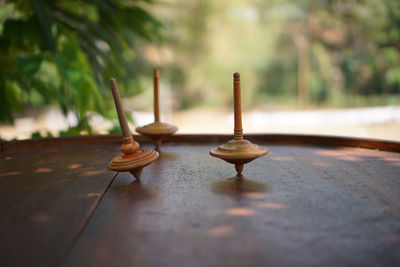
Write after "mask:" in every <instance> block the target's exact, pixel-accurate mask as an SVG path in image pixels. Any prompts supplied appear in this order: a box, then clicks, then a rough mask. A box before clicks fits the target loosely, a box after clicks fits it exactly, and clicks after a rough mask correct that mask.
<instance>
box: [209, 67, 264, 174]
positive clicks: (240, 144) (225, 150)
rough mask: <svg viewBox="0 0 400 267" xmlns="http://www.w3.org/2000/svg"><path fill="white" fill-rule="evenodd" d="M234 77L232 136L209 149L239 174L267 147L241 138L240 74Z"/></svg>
mask: <svg viewBox="0 0 400 267" xmlns="http://www.w3.org/2000/svg"><path fill="white" fill-rule="evenodd" d="M233 77H234V82H233V84H234V92H233V93H234V114H235V128H234V137H233V139H232V140H230V141H228V142H227V143H225V144H223V145H221V146H219V147H216V148H214V149H212V150H211V151H210V155H211V156H213V157H217V158H220V159H223V160H225V161H226V162H229V163H231V164H235V169H236V171H237V173H238V174H241V173H242V171H243V168H244V164H246V163H249V162H250V161H252V160H254V159H256V158H258V157H261V156H264V155H266V154H268V152H269V151H268V149H266V148H263V147H261V146H258V145H256V144H253V143H251V142H250V141H248V140H246V139H244V138H243V129H242V108H241V100H240V75H239V73H235V74H234V75H233Z"/></svg>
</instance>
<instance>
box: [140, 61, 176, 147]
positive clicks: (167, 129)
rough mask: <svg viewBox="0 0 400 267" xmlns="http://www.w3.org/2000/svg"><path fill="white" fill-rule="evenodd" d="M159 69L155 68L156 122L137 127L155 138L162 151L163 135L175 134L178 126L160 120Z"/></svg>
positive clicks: (144, 133) (143, 133)
mask: <svg viewBox="0 0 400 267" xmlns="http://www.w3.org/2000/svg"><path fill="white" fill-rule="evenodd" d="M158 73H159V72H158V70H157V69H155V70H154V122H153V123H150V124H148V125H145V126H143V127H138V128H136V132H138V133H140V134H142V135H145V136H148V137H150V138H151V139H152V140H153V143H154V145H155V146H156V150H157V151H160V145H161V140H162V138H163V137H165V136H168V135H173V134H174V133H175V132H176V131H177V130H178V128H177V127H175V126H173V125H171V124H168V123H164V122H160V107H159V101H158V99H159V97H158Z"/></svg>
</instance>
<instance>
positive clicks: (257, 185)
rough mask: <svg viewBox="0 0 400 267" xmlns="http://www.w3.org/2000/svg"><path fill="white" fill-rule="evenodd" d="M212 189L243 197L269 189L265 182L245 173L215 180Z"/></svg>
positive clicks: (218, 192) (216, 191) (220, 192)
mask: <svg viewBox="0 0 400 267" xmlns="http://www.w3.org/2000/svg"><path fill="white" fill-rule="evenodd" d="M211 190H212V191H213V192H215V193H217V194H223V195H228V196H231V197H234V198H241V197H243V196H245V195H247V194H252V193H264V192H266V191H267V190H268V186H267V184H265V183H261V182H258V181H255V180H252V179H250V178H247V177H245V176H243V175H237V176H233V177H230V178H227V179H224V180H222V181H218V182H214V183H213V184H212V185H211Z"/></svg>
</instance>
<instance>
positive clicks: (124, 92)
mask: <svg viewBox="0 0 400 267" xmlns="http://www.w3.org/2000/svg"><path fill="white" fill-rule="evenodd" d="M0 33H1V34H0V47H1V48H0V49H1V50H0V51H1V53H0V138H1V139H2V140H13V139H27V138H41V137H55V136H65V135H86V134H108V133H118V132H119V131H120V130H119V125H118V121H117V115H116V112H115V109H114V106H113V102H112V96H111V92H110V89H109V85H108V81H109V79H110V77H112V76H113V77H115V78H116V79H117V81H118V84H119V88H120V94H121V96H122V97H123V104H124V108H125V110H126V112H127V115H128V118H129V120H130V123H131V125H132V129H133V127H136V126H142V125H144V124H147V123H151V122H152V121H153V114H152V108H153V91H152V90H153V81H152V73H153V72H152V70H153V69H154V68H159V69H160V95H161V99H160V100H161V113H162V115H161V119H162V121H164V122H168V123H171V124H174V125H176V126H178V127H179V133H232V132H233V104H232V74H233V73H234V72H236V71H237V72H240V74H241V81H242V108H243V124H244V125H243V126H244V132H245V133H302V134H323V135H340V136H355V137H369V138H380V139H389V140H397V141H400V1H398V0H361V1H360V0H357V1H356V0H347V1H343V0H320V1H306V0H298V1H289V0H270V1H262V0H232V1H215V0H160V1H156V0H154V1H153V0H125V1H124V0H103V1H93V0H76V1H73V0H58V1H57V0H48V1H47V0H30V1H28V0H10V1H1V2H0Z"/></svg>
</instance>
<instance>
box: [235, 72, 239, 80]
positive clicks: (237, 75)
mask: <svg viewBox="0 0 400 267" xmlns="http://www.w3.org/2000/svg"><path fill="white" fill-rule="evenodd" d="M233 78H235V80H240V73H239V72H235V73H234V74H233Z"/></svg>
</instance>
